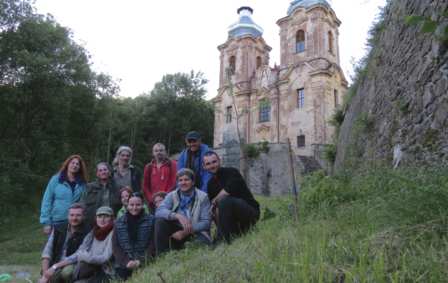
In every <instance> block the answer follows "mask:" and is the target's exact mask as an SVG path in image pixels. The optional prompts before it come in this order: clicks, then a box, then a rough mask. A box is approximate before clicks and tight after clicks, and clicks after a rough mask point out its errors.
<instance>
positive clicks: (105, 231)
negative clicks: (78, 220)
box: [93, 222, 114, 241]
mask: <svg viewBox="0 0 448 283" xmlns="http://www.w3.org/2000/svg"><path fill="white" fill-rule="evenodd" d="M113 228H114V223H113V222H110V223H109V224H107V225H106V226H104V227H102V228H101V227H99V226H98V225H97V224H96V223H95V226H94V227H93V236H94V237H95V239H97V240H98V241H104V239H106V237H107V235H109V233H110V231H112V229H113Z"/></svg>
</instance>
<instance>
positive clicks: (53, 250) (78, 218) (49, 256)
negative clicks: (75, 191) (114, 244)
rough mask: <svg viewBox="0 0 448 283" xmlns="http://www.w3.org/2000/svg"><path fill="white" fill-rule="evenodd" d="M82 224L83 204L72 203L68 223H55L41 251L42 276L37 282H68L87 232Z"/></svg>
mask: <svg viewBox="0 0 448 283" xmlns="http://www.w3.org/2000/svg"><path fill="white" fill-rule="evenodd" d="M88 232H89V231H88V228H87V225H84V206H83V205H82V204H79V203H74V204H72V205H71V206H70V208H69V210H68V224H61V225H55V226H54V229H53V231H52V232H51V235H50V237H49V238H48V241H47V244H46V245H45V248H44V250H43V252H42V277H41V278H40V279H39V283H47V282H70V281H71V280H72V275H73V268H74V264H75V263H76V254H75V252H76V251H77V250H78V248H79V246H80V245H81V243H82V241H83V240H84V237H85V236H86V235H87V233H88Z"/></svg>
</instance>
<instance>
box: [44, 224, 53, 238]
mask: <svg viewBox="0 0 448 283" xmlns="http://www.w3.org/2000/svg"><path fill="white" fill-rule="evenodd" d="M51 230H52V229H51V225H45V226H44V228H43V232H44V234H45V235H47V236H48V235H50V234H51Z"/></svg>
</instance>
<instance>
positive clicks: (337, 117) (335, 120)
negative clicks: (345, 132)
mask: <svg viewBox="0 0 448 283" xmlns="http://www.w3.org/2000/svg"><path fill="white" fill-rule="evenodd" d="M344 118H345V113H344V110H343V109H340V108H336V109H335V110H334V113H333V115H331V119H330V121H329V123H330V125H332V126H333V127H335V128H337V129H338V128H339V127H340V126H341V125H342V123H343V122H344Z"/></svg>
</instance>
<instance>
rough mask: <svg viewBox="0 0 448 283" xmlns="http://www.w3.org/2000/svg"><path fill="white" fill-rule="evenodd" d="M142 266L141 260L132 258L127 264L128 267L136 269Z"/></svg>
mask: <svg viewBox="0 0 448 283" xmlns="http://www.w3.org/2000/svg"><path fill="white" fill-rule="evenodd" d="M139 266H140V261H139V260H130V261H129V262H128V264H126V268H127V269H136V268H138V267H139Z"/></svg>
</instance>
